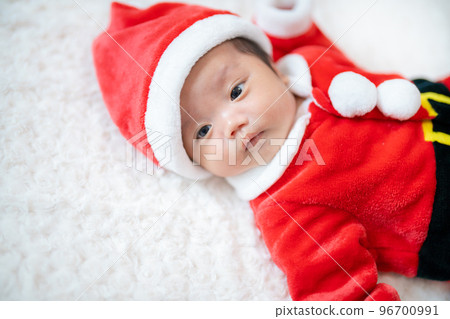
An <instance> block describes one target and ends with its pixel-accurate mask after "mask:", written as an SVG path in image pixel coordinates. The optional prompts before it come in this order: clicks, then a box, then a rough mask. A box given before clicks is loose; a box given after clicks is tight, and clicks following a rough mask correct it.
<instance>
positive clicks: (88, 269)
mask: <svg viewBox="0 0 450 319" xmlns="http://www.w3.org/2000/svg"><path fill="white" fill-rule="evenodd" d="M153 2H154V1H130V2H129V3H130V4H133V5H136V6H139V7H146V6H148V5H150V4H152V3H153ZM192 2H196V3H201V4H204V5H209V6H213V7H219V8H226V9H230V10H232V11H236V12H238V13H240V14H242V15H244V16H246V17H250V16H251V12H252V5H253V2H254V1H253V2H252V1H243V0H233V1H218V0H215V1H206V0H205V1H192ZM372 4H373V5H372ZM449 14H450V2H448V1H447V0H431V1H427V0H397V1H387V0H365V1H361V0H360V1H356V0H354V1H353V0H346V1H345V0H339V1H337V0H327V1H325V0H322V1H317V2H316V3H315V8H314V17H315V19H316V21H317V23H318V24H319V25H320V26H321V27H322V29H323V30H324V31H325V33H326V34H327V35H329V37H330V38H332V39H334V40H336V39H339V41H338V42H337V45H338V46H339V47H341V48H342V49H343V50H344V51H345V52H346V53H347V54H348V55H349V56H350V57H351V58H352V59H354V60H355V61H356V62H357V64H360V65H362V66H363V67H365V68H367V69H369V70H372V71H396V72H400V73H402V74H403V75H405V76H407V77H417V76H426V77H428V78H431V79H433V80H436V79H439V78H440V77H443V76H444V75H448V74H450V59H449V58H448V57H449V52H450V20H449V19H448V15H449ZM108 21H109V1H88V0H76V1H75V0H54V1H49V0H34V1H13V0H9V1H5V0H3V1H1V4H0V40H1V41H0V46H1V47H0V69H1V75H0V147H1V148H0V299H3V300H41V299H43V300H76V299H80V300H99V299H100V300H103V299H107V300H288V299H289V295H288V292H287V289H286V283H285V277H284V275H283V274H282V272H281V271H280V270H279V269H278V268H277V267H276V266H275V265H274V264H273V262H272V261H271V259H270V256H269V254H268V252H267V250H266V248H265V246H264V244H263V242H262V240H261V237H260V235H259V233H258V231H257V229H256V228H255V225H254V221H253V215H252V212H251V210H250V208H249V206H248V204H247V203H245V202H242V201H240V200H238V199H237V198H236V197H235V196H234V194H233V191H232V189H231V188H230V187H229V186H228V185H227V184H226V183H225V182H223V181H222V180H220V179H215V178H214V179H211V180H208V181H203V182H197V183H195V184H192V182H191V181H189V180H186V179H183V178H180V177H178V176H175V175H174V174H172V173H168V172H162V171H156V172H155V173H154V174H153V175H150V174H148V172H145V170H144V169H142V168H143V167H142V165H138V163H137V162H136V165H131V166H132V167H131V168H130V167H128V166H127V160H126V159H127V156H126V154H127V146H126V142H125V140H124V139H123V138H122V136H121V135H120V134H119V132H118V130H117V129H116V127H115V126H114V124H113V123H112V121H111V120H110V118H109V115H108V113H107V110H106V108H105V107H104V105H103V102H102V99H101V95H100V91H99V89H98V86H97V81H96V78H95V74H94V68H93V65H92V56H91V51H90V48H91V43H92V40H93V39H94V38H95V36H97V35H98V34H99V33H100V32H101V31H102V30H101V28H100V26H103V27H105V26H106V25H107V24H108ZM97 23H98V24H99V25H100V26H99V25H98V24H97ZM380 281H384V282H388V283H391V284H393V285H394V286H395V287H396V288H397V289H398V290H399V292H400V295H401V297H402V298H403V299H404V300H425V299H431V300H450V284H449V283H439V282H433V281H427V280H421V279H408V278H403V277H400V276H397V275H392V274H382V275H381V277H380Z"/></svg>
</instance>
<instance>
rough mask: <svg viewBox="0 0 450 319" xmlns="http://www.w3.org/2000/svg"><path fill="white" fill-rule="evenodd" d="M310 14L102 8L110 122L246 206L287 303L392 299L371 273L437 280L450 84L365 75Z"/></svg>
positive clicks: (290, 7) (298, 4)
mask: <svg viewBox="0 0 450 319" xmlns="http://www.w3.org/2000/svg"><path fill="white" fill-rule="evenodd" d="M309 11H310V4H309V1H305V0H303V1H302V0H298V1H290V2H289V1H287V2H286V1H285V2H284V3H283V6H282V7H275V6H271V5H269V4H266V3H264V4H262V5H260V6H259V8H258V10H257V12H256V15H255V22H256V24H257V25H258V26H257V25H254V24H252V23H250V22H248V21H245V20H244V19H242V18H240V17H238V16H236V15H234V14H232V13H230V12H227V11H221V10H214V9H210V8H205V7H200V6H193V5H186V4H180V3H161V4H157V5H154V6H152V7H150V8H148V9H145V10H139V9H136V8H133V7H129V6H126V5H122V4H118V3H113V4H112V13H111V24H110V26H109V28H108V30H107V32H105V33H103V34H102V35H100V36H99V37H98V38H97V39H96V41H95V42H94V46H93V52H94V62H95V66H96V70H97V77H98V80H99V83H100V87H101V90H102V93H103V98H104V100H105V103H106V105H107V107H108V110H109V112H110V114H111V117H112V119H113V120H114V122H115V123H116V124H117V126H118V127H119V129H120V130H121V132H122V134H123V135H124V136H125V137H126V138H127V139H128V140H129V141H130V142H131V143H132V144H133V145H135V146H136V147H137V148H138V149H139V150H140V151H142V152H143V153H144V154H146V155H147V156H148V157H149V158H151V159H152V160H153V161H154V162H155V163H157V164H159V165H160V166H163V167H165V168H167V169H169V170H171V171H174V172H176V173H178V174H180V175H182V176H185V177H187V178H192V179H200V178H207V177H209V176H211V175H216V176H221V177H225V178H226V179H227V181H228V182H229V183H230V184H231V185H232V186H233V187H234V188H235V189H236V192H237V194H238V195H239V196H240V197H241V198H243V199H245V200H249V201H250V205H251V207H252V209H253V211H254V214H255V220H256V224H257V226H258V228H259V229H260V231H261V234H262V237H263V239H264V241H265V243H266V245H267V247H268V249H269V251H270V253H271V255H272V258H273V260H274V262H275V263H276V264H277V265H278V266H279V267H280V268H281V270H282V271H283V272H284V273H285V274H286V276H287V282H288V286H289V291H290V294H291V297H292V298H293V299H294V300H398V299H399V296H398V293H397V292H396V290H395V289H394V288H393V287H391V286H389V285H387V284H382V283H377V272H378V271H394V272H397V273H400V274H403V275H405V276H410V277H412V276H420V277H424V278H429V279H436V280H450V248H449V247H450V231H449V230H450V218H449V217H450V216H449V211H450V209H449V207H448V202H449V200H450V194H449V189H450V179H449V176H450V172H449V167H450V148H449V145H450V135H449V134H450V123H449V120H450V106H449V104H450V93H449V90H448V87H449V86H450V78H447V79H446V80H444V81H443V82H442V83H431V82H428V81H425V80H416V81H414V82H410V81H407V80H405V79H403V78H402V77H401V76H399V75H396V74H371V73H369V72H366V71H364V70H362V69H360V68H358V67H357V66H355V65H354V64H353V63H352V62H351V61H349V60H348V59H347V58H346V57H345V56H344V55H343V54H342V53H341V52H340V51H339V50H338V49H337V48H336V47H335V46H332V44H331V42H330V41H329V40H328V39H327V38H326V37H325V36H324V35H323V34H322V33H321V31H320V30H319V29H318V28H317V27H316V26H315V24H314V23H313V22H312V21H311V19H310V15H309ZM272 57H273V59H272ZM274 61H276V63H275V62H274ZM143 132H144V133H143ZM141 137H144V139H143V140H142V139H141ZM162 141H164V142H162Z"/></svg>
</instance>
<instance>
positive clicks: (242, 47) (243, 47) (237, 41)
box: [227, 37, 276, 73]
mask: <svg viewBox="0 0 450 319" xmlns="http://www.w3.org/2000/svg"><path fill="white" fill-rule="evenodd" d="M227 42H230V43H232V44H233V45H234V47H235V48H236V49H237V50H238V51H239V52H242V53H245V54H251V55H254V56H256V57H258V58H259V59H261V61H263V62H264V63H265V64H266V65H267V66H268V67H269V68H270V69H271V70H272V71H273V72H275V70H274V69H273V67H272V58H271V57H270V55H269V54H267V53H266V52H265V51H264V50H263V49H261V47H260V46H259V45H258V44H257V43H256V42H254V41H252V40H249V39H247V38H242V37H238V38H234V39H231V40H228V41H227ZM275 73H276V72H275Z"/></svg>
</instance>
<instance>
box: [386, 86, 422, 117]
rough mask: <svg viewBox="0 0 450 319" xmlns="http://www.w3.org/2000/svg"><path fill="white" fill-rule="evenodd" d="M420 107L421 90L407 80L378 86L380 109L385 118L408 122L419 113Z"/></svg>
mask: <svg viewBox="0 0 450 319" xmlns="http://www.w3.org/2000/svg"><path fill="white" fill-rule="evenodd" d="M420 105H421V101H420V92H419V90H418V89H417V87H416V86H415V85H414V84H413V83H411V82H409V81H407V80H403V79H394V80H388V81H384V82H383V83H381V84H380V85H379V86H378V109H379V110H380V111H381V113H383V114H384V115H385V116H388V117H391V118H394V119H397V120H401V121H403V120H407V119H409V118H411V117H412V116H413V115H414V114H416V113H417V111H418V110H419V108H420Z"/></svg>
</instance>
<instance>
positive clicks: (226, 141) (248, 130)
mask: <svg viewBox="0 0 450 319" xmlns="http://www.w3.org/2000/svg"><path fill="white" fill-rule="evenodd" d="M180 102H181V103H180V104H181V106H182V110H181V123H182V126H181V129H182V138H183V144H184V147H185V149H186V152H187V154H188V155H189V157H190V158H191V159H192V160H194V161H195V162H196V163H198V164H200V165H201V166H202V167H203V168H205V169H206V170H208V171H209V172H211V173H213V174H214V175H217V176H222V177H228V176H234V175H237V174H240V173H242V172H244V171H246V170H248V169H250V168H253V167H255V166H258V165H264V164H268V163H269V162H270V160H271V159H272V158H273V157H274V156H275V154H276V153H277V152H278V151H279V149H280V147H281V144H282V142H283V140H284V139H285V138H286V137H287V136H288V134H289V131H290V129H291V127H292V125H293V123H294V121H295V113H296V110H297V106H296V101H295V97H294V95H293V94H292V93H290V92H289V91H287V86H286V85H285V83H284V82H283V80H282V79H281V78H280V76H279V75H278V74H276V73H275V72H274V71H272V70H271V69H270V68H269V67H268V66H267V65H266V64H265V63H264V62H263V61H262V60H261V59H259V58H258V57H256V56H254V55H250V54H245V53H242V52H240V51H238V50H237V49H236V48H235V47H234V45H233V44H231V43H229V42H225V43H223V44H221V45H219V46H217V47H215V48H214V49H212V50H211V51H209V52H208V53H207V54H205V55H204V56H203V57H202V58H201V59H200V60H199V61H198V62H197V63H196V64H195V66H194V67H193V68H192V70H191V72H190V74H189V76H188V77H187V78H186V81H185V83H184V86H183V89H182V91H181V96H180Z"/></svg>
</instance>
